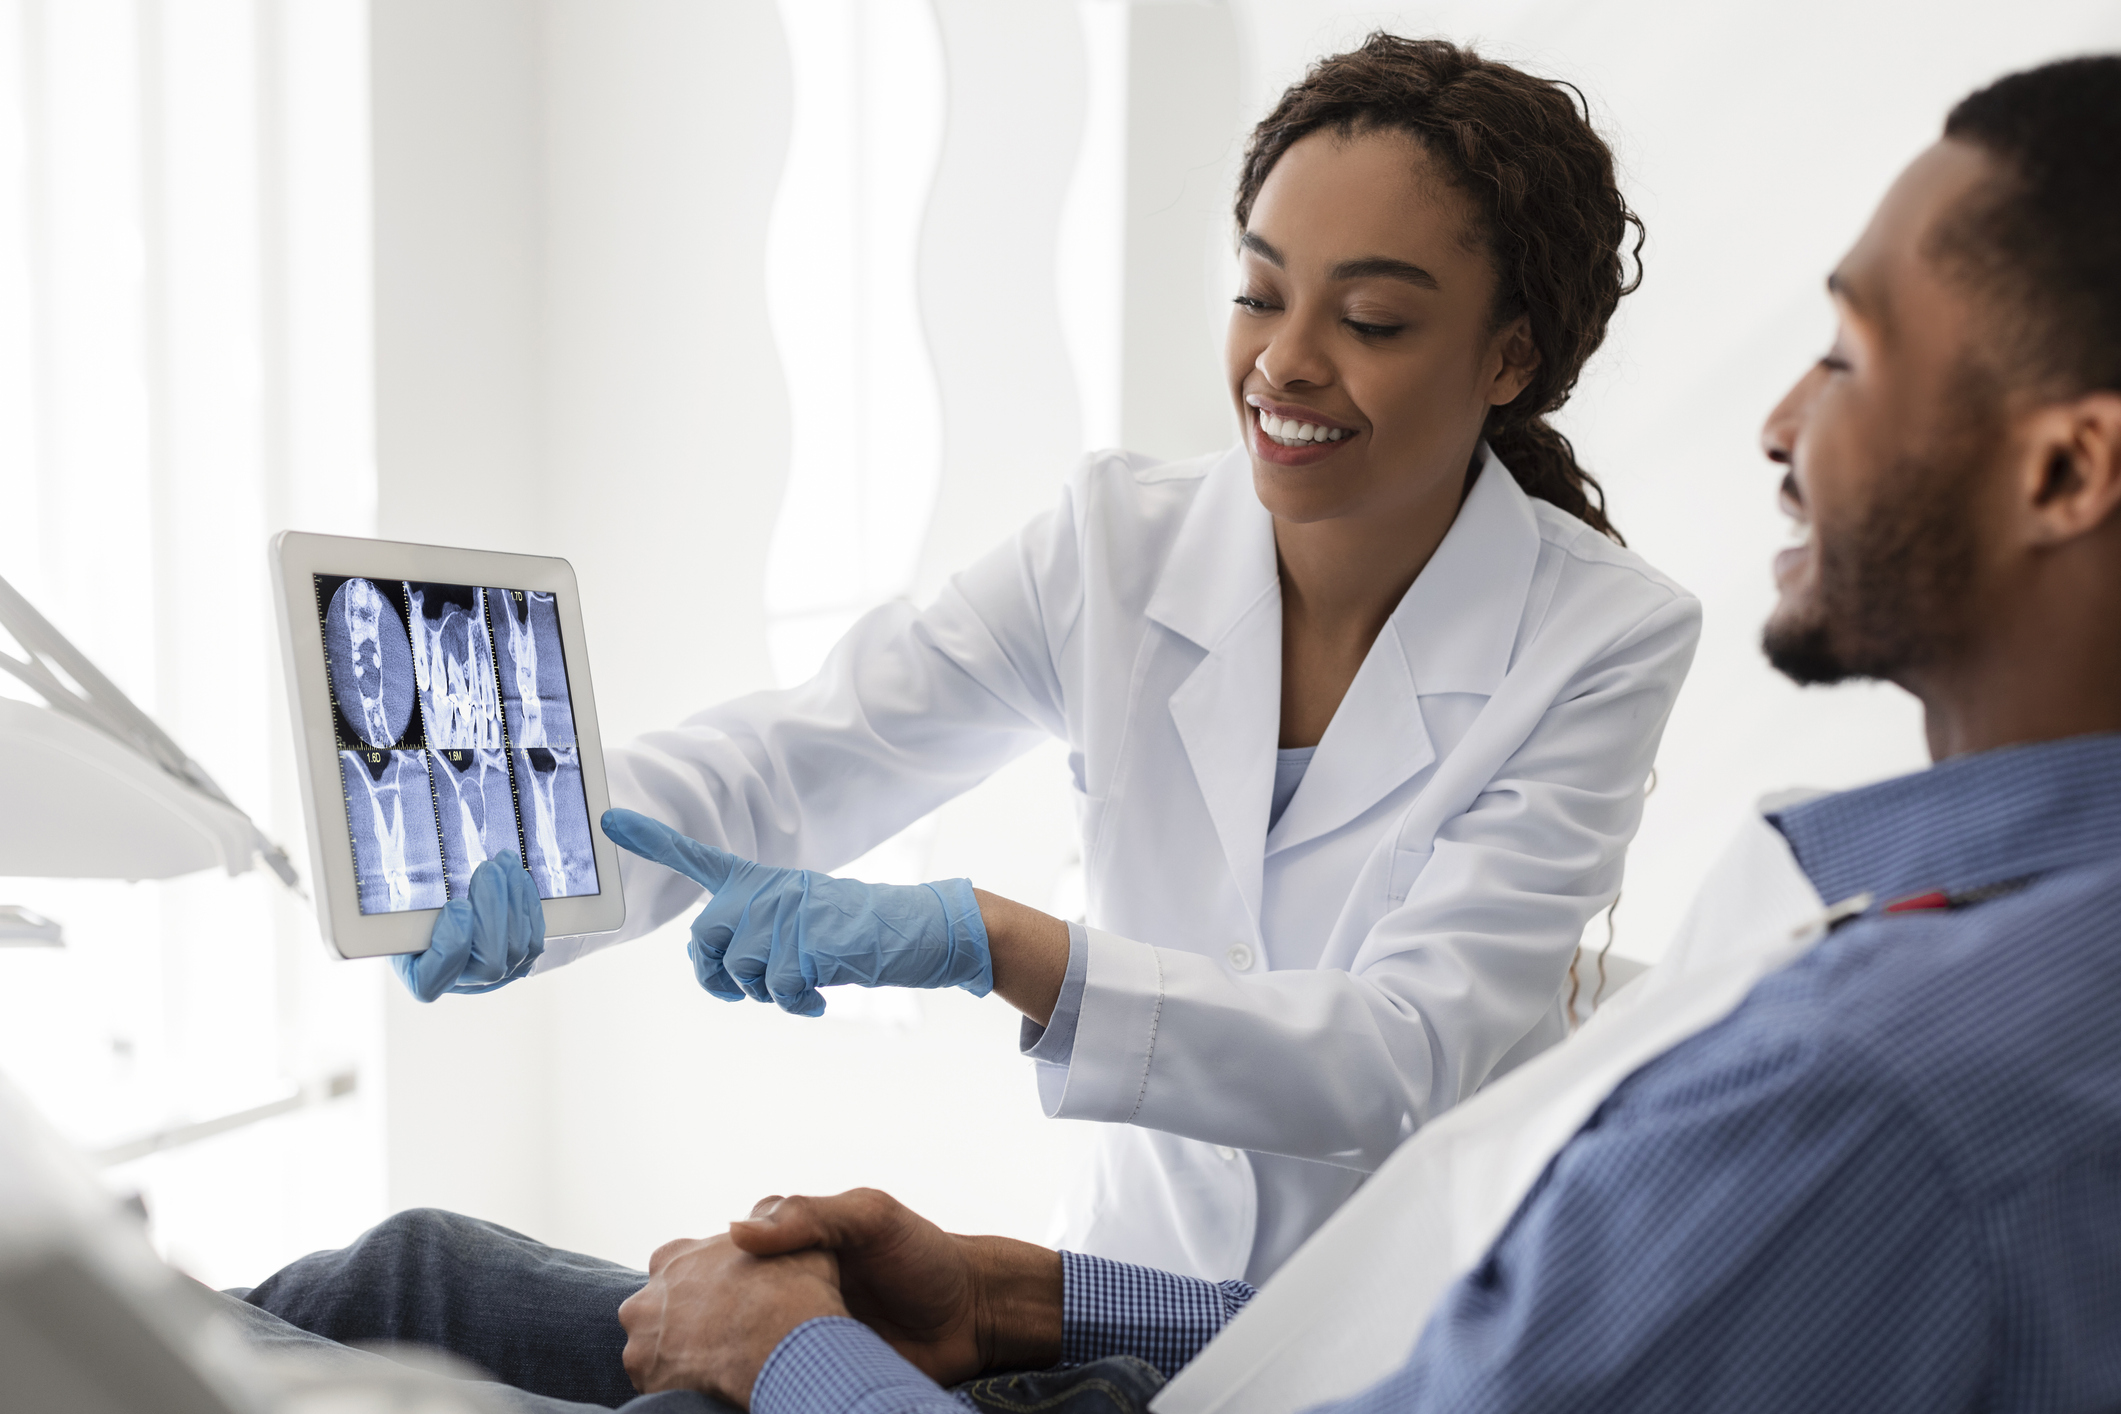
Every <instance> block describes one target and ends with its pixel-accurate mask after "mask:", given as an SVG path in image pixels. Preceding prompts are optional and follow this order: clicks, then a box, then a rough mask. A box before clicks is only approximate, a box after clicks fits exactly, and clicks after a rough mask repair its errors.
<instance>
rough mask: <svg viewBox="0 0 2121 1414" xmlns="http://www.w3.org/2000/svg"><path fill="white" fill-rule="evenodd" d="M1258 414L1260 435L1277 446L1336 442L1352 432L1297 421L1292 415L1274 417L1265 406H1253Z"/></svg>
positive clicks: (1304, 445) (1301, 445) (1351, 434)
mask: <svg viewBox="0 0 2121 1414" xmlns="http://www.w3.org/2000/svg"><path fill="white" fill-rule="evenodd" d="M1253 411H1254V412H1256V413H1257V414H1258V415H1259V430H1260V435H1262V436H1264V437H1265V438H1266V439H1267V440H1268V441H1270V442H1272V443H1274V445H1275V446H1277V447H1309V446H1313V445H1315V444H1317V443H1319V442H1338V441H1340V440H1341V439H1342V438H1344V437H1350V436H1353V435H1354V434H1353V433H1351V432H1349V431H1347V430H1346V429H1345V428H1340V427H1321V426H1319V425H1318V424H1317V423H1314V422H1299V421H1297V420H1296V419H1295V418H1293V417H1276V416H1275V415H1274V414H1273V413H1270V412H1268V411H1267V410H1266V409H1265V408H1254V409H1253Z"/></svg>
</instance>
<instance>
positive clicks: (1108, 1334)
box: [1060, 1252, 1255, 1379]
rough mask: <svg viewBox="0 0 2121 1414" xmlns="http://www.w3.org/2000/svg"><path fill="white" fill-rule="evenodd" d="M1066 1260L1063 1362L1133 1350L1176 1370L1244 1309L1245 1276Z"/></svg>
mask: <svg viewBox="0 0 2121 1414" xmlns="http://www.w3.org/2000/svg"><path fill="white" fill-rule="evenodd" d="M1060 1257H1061V1363H1063V1364H1066V1365H1086V1364H1088V1363H1089V1362H1090V1361H1092V1360H1102V1359H1104V1358H1105V1357H1106V1356H1109V1355H1133V1356H1136V1357H1138V1358H1140V1359H1143V1360H1146V1361H1148V1362H1149V1363H1150V1364H1151V1365H1154V1366H1155V1367H1156V1368H1157V1369H1159V1370H1161V1371H1163V1373H1164V1378H1166V1379H1169V1378H1171V1377H1172V1376H1173V1375H1176V1374H1177V1373H1178V1372H1179V1371H1180V1370H1181V1369H1183V1368H1185V1366H1186V1364H1187V1363H1188V1362H1189V1361H1191V1360H1192V1359H1193V1357H1194V1356H1196V1355H1198V1354H1200V1352H1201V1347H1202V1346H1204V1345H1206V1344H1207V1343H1208V1342H1209V1341H1211V1340H1213V1339H1215V1336H1216V1334H1217V1332H1219V1331H1221V1330H1222V1328H1223V1327H1224V1326H1226V1325H1228V1324H1229V1323H1230V1318H1231V1317H1233V1316H1235V1315H1236V1314H1237V1313H1238V1312H1239V1311H1241V1310H1243V1309H1244V1307H1245V1303H1246V1302H1248V1301H1250V1300H1251V1299H1252V1297H1253V1295H1254V1294H1255V1293H1254V1290H1253V1288H1252V1287H1251V1286H1249V1285H1248V1284H1246V1283H1244V1282H1241V1281H1208V1280H1206V1279H1205V1278H1202V1277H1182V1276H1179V1275H1178V1274H1177V1273H1175V1272H1165V1271H1158V1270H1156V1269H1155V1268H1153V1267H1137V1266H1135V1265H1133V1264H1132V1263H1130V1262H1114V1261H1111V1260H1110V1259H1108V1258H1105V1257H1090V1256H1086V1255H1084V1254H1083V1253H1081V1252H1063V1253H1061V1254H1060Z"/></svg>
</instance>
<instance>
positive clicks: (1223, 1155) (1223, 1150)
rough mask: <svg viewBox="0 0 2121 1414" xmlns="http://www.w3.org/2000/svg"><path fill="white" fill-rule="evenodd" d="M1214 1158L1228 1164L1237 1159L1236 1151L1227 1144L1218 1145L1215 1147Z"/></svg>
mask: <svg viewBox="0 0 2121 1414" xmlns="http://www.w3.org/2000/svg"><path fill="white" fill-rule="evenodd" d="M1215 1157H1216V1158H1218V1159H1221V1160H1222V1161H1223V1162H1224V1163H1229V1162H1230V1161H1231V1160H1233V1159H1235V1158H1236V1157H1237V1150H1235V1149H1233V1148H1231V1147H1230V1146H1229V1145H1227V1144H1218V1145H1216V1146H1215Z"/></svg>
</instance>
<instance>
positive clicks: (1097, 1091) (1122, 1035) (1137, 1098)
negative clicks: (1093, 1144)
mask: <svg viewBox="0 0 2121 1414" xmlns="http://www.w3.org/2000/svg"><path fill="white" fill-rule="evenodd" d="M1083 940H1084V942H1085V943H1086V944H1087V946H1086V947H1085V948H1084V949H1083V951H1084V953H1085V966H1084V972H1083V991H1082V1001H1081V1004H1080V1006H1079V1007H1078V1008H1077V1011H1076V1017H1075V1044H1074V1045H1073V1046H1072V1047H1071V1049H1070V1055H1069V1063H1068V1067H1067V1070H1066V1072H1065V1077H1064V1083H1063V1084H1061V1085H1060V1087H1059V1089H1060V1094H1059V1095H1058V1096H1057V1097H1056V1098H1055V1100H1054V1101H1053V1102H1051V1103H1048V1104H1047V1105H1046V1113H1047V1114H1048V1115H1051V1116H1053V1117H1054V1118H1056V1119H1097V1120H1105V1121H1108V1122H1111V1123H1115V1124H1125V1123H1127V1122H1129V1121H1131V1120H1132V1119H1133V1118H1134V1116H1135V1114H1136V1113H1137V1112H1138V1111H1139V1110H1140V1109H1141V1103H1142V1096H1143V1095H1144V1094H1145V1093H1146V1092H1147V1090H1148V1087H1149V1066H1150V1063H1151V1061H1152V1060H1153V1058H1154V1056H1155V1054H1156V1029H1157V1022H1158V1020H1159V1019H1160V1017H1161V1016H1162V1014H1163V1002H1164V968H1163V962H1162V959H1161V958H1160V957H1159V956H1158V953H1157V950H1156V949H1155V948H1152V947H1150V946H1149V945H1148V944H1146V943H1137V942H1134V941H1132V940H1131V939H1128V938H1122V937H1119V936H1118V935H1116V934H1112V933H1105V932H1101V931H1099V930H1098V929H1096V928H1085V929H1083ZM1071 960H1072V959H1071ZM1049 1029H1050V1028H1049ZM1045 1088H1046V1087H1045V1086H1044V1085H1043V1084H1042V1085H1041V1086H1040V1091H1041V1095H1040V1098H1041V1099H1042V1100H1043V1099H1044V1098H1045V1094H1044V1092H1045Z"/></svg>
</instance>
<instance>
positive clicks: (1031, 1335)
mask: <svg viewBox="0 0 2121 1414" xmlns="http://www.w3.org/2000/svg"><path fill="white" fill-rule="evenodd" d="M752 1211H753V1214H754V1216H753V1217H752V1219H751V1220H750V1221H748V1222H738V1223H732V1224H730V1227H729V1236H730V1239H731V1241H732V1242H733V1243H734V1244H735V1245H736V1246H737V1247H739V1248H740V1249H742V1250H743V1251H745V1252H748V1253H751V1254H754V1255H756V1256H760V1257H767V1256H774V1255H778V1254H782V1253H792V1252H800V1251H805V1250H814V1249H818V1248H823V1249H825V1250H827V1251H829V1252H831V1254H832V1255H833V1257H834V1258H835V1259H837V1261H838V1264H839V1285H840V1293H841V1299H842V1300H844V1301H845V1303H846V1309H847V1313H848V1314H850V1315H852V1316H853V1317H854V1318H855V1319H857V1320H859V1321H862V1322H864V1323H865V1324H867V1325H868V1326H870V1327H871V1328H872V1329H874V1330H875V1331H876V1332H877V1333H878V1334H879V1335H881V1336H883V1337H884V1339H885V1340H887V1341H889V1342H890V1344H891V1346H892V1348H893V1349H895V1350H897V1351H898V1352H899V1354H900V1355H902V1356H904V1357H905V1358H906V1359H907V1360H908V1361H910V1362H911V1363H912V1364H913V1365H915V1366H916V1367H918V1368H919V1369H920V1370H921V1371H922V1372H923V1373H925V1374H927V1375H929V1376H930V1377H931V1378H933V1379H935V1380H936V1381H938V1382H939V1383H942V1384H955V1383H958V1382H959V1381H962V1380H969V1379H971V1378H973V1377H974V1376H976V1375H979V1374H981V1373H982V1372H984V1371H988V1370H1026V1369H1043V1368H1045V1367H1047V1366H1050V1365H1055V1364H1058V1363H1059V1362H1060V1360H1061V1305H1062V1294H1063V1292H1062V1285H1063V1283H1062V1276H1061V1257H1060V1254H1059V1253H1058V1252H1055V1251H1052V1250H1051V1249H1049V1248H1045V1247H1039V1246H1036V1245H1034V1244H1032V1243H1029V1242H1017V1241H1014V1240H1012V1239H1010V1238H1006V1237H962V1236H958V1235H956V1234H954V1233H947V1232H944V1231H943V1230H942V1229H941V1228H939V1227H937V1226H936V1225H935V1224H934V1223H932V1222H929V1221H928V1220H927V1219H926V1218H924V1217H921V1216H920V1215H919V1214H918V1213H915V1212H914V1211H913V1210H912V1209H910V1208H908V1207H907V1206H906V1205H905V1204H903V1203H901V1202H899V1201H898V1200H897V1199H895V1198H893V1197H891V1196H890V1195H889V1194H885V1193H880V1192H878V1191H877V1190H875V1189H873V1188H857V1189H855V1190H853V1191H852V1192H849V1193H842V1194H840V1195H838V1196H837V1197H832V1198H768V1199H766V1200H765V1201H763V1202H761V1203H760V1204H759V1205H758V1207H756V1208H755V1209H753V1210H752Z"/></svg>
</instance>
